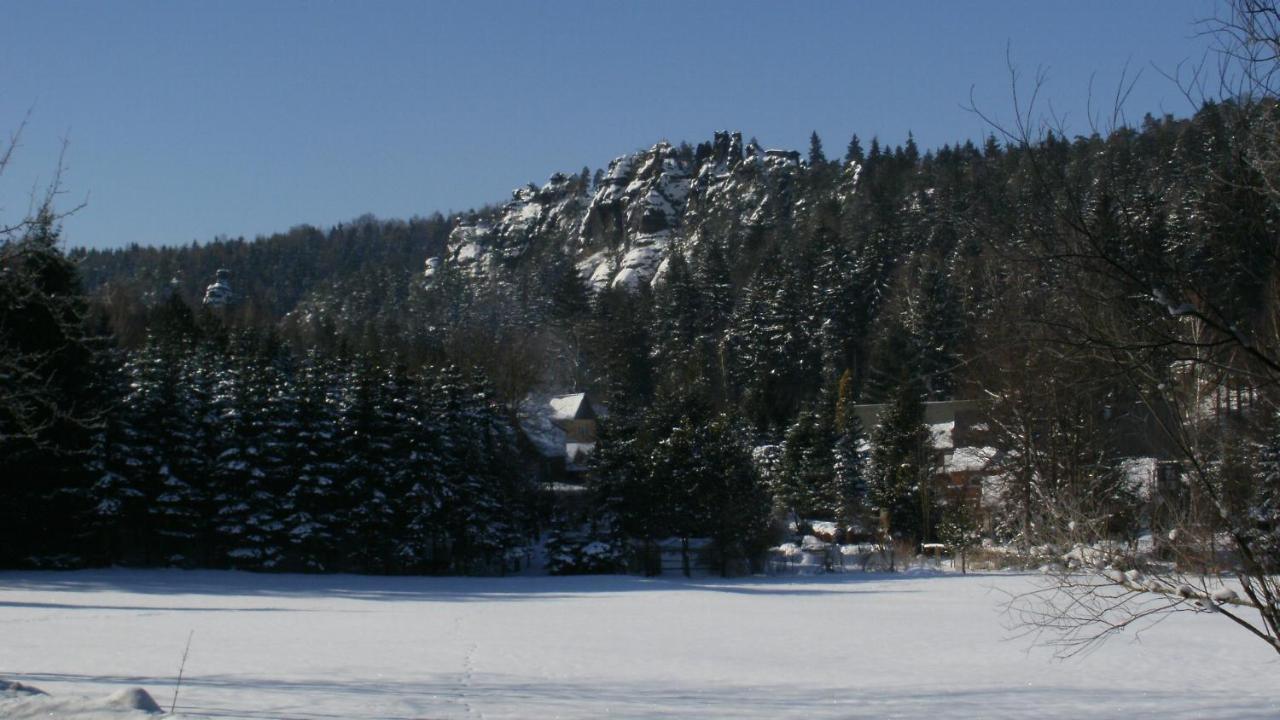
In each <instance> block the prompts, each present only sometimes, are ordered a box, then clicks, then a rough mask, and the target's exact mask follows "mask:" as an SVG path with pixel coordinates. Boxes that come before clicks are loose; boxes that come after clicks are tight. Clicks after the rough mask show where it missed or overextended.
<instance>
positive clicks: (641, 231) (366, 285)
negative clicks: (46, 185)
mask: <svg viewBox="0 0 1280 720" xmlns="http://www.w3.org/2000/svg"><path fill="white" fill-rule="evenodd" d="M1241 116H1242V113H1240V112H1238V111H1236V110H1235V109H1233V108H1232V107H1230V106H1222V105H1209V106H1207V107H1206V108H1204V109H1203V110H1202V111H1201V112H1199V113H1198V114H1197V115H1196V116H1195V117H1194V118H1193V119H1172V118H1169V117H1166V118H1163V119H1153V118H1151V117H1150V116H1148V118H1147V119H1146V120H1145V121H1144V123H1143V125H1142V127H1141V128H1134V129H1129V128H1123V129H1120V130H1117V131H1115V132H1113V133H1110V134H1108V135H1107V136H1106V137H1102V136H1098V135H1092V136H1088V137H1076V138H1074V139H1067V138H1063V137H1061V136H1055V135H1054V134H1053V133H1052V132H1050V133H1048V135H1047V136H1046V137H1044V138H1041V139H1040V141H1039V142H1038V143H1037V144H1036V145H1034V146H1031V147H1029V148H1019V147H1016V146H1015V147H1012V148H1007V147H1004V146H1003V145H1002V144H1001V143H1000V142H999V141H997V139H996V138H995V137H991V138H989V139H988V140H987V141H986V142H985V143H984V144H983V145H982V146H981V147H978V146H976V145H974V144H972V143H964V144H962V145H956V146H946V147H943V148H939V149H936V150H931V151H928V152H922V151H921V150H920V149H919V148H918V147H917V146H916V144H915V143H914V142H913V141H912V140H911V138H910V136H908V138H907V140H906V142H905V143H904V144H902V145H899V146H894V147H889V146H886V145H882V144H881V143H880V142H879V141H878V140H877V139H871V140H870V141H863V140H861V139H859V138H858V137H857V136H856V135H855V136H853V137H852V139H851V140H850V141H849V142H848V143H847V145H845V146H844V147H843V148H842V149H841V150H840V151H839V152H831V153H828V152H827V151H826V150H825V149H824V147H823V144H822V141H821V139H819V138H818V137H817V136H816V135H815V136H814V137H813V138H812V139H811V143H810V147H809V149H808V151H807V152H805V153H800V152H795V151H780V150H769V149H763V148H761V147H760V146H759V145H758V144H757V143H756V142H755V140H754V139H751V140H747V141H745V142H744V141H743V139H742V136H741V135H740V134H738V133H728V132H726V133H716V134H715V136H714V137H713V138H712V139H711V140H710V141H708V142H702V143H699V144H697V145H689V144H687V143H682V144H679V145H672V144H669V143H666V142H661V143H658V144H656V145H654V146H653V147H652V148H649V149H647V150H643V151H639V152H636V153H633V154H630V155H625V156H621V157H619V158H617V159H615V160H613V161H612V162H610V163H609V164H608V166H607V167H605V168H601V169H599V170H596V171H594V172H592V171H591V170H589V169H587V168H583V169H582V170H581V171H580V172H576V173H564V174H562V173H557V174H555V175H552V176H551V178H550V180H548V181H547V182H546V183H545V184H543V185H541V186H535V185H532V184H531V185H529V186H527V187H524V188H519V189H517V190H515V191H514V192H513V194H512V198H511V199H510V200H509V201H507V202H506V203H504V204H501V205H495V206H490V207H486V208H482V209H479V210H476V211H472V212H468V213H463V214H461V215H459V216H458V217H454V218H449V219H445V218H442V217H440V216H439V215H435V216H431V217H429V218H426V219H413V220H410V221H407V222H405V221H379V220H375V219H373V218H369V217H364V218H360V219H358V220H356V221H353V222H351V223H349V224H343V225H339V226H337V227H334V228H331V229H329V230H327V231H321V230H317V229H314V228H309V227H298V228H295V229H293V230H291V231H290V232H288V233H285V234H282V235H274V236H271V237H266V238H260V239H258V240H256V241H254V242H245V241H242V240H232V241H226V240H223V241H216V242H212V243H209V244H206V245H199V246H189V247H181V248H172V249H170V248H165V249H153V248H137V247H134V248H129V249H124V250H114V251H91V252H87V253H81V254H79V264H80V268H81V272H82V273H83V275H84V279H85V282H86V285H87V287H88V288H89V290H90V292H91V294H94V295H95V296H96V297H97V298H98V299H100V300H102V301H103V307H105V308H106V309H107V311H108V313H109V315H110V317H111V321H112V323H113V326H114V327H115V329H116V334H117V336H118V337H119V338H120V339H121V340H122V341H123V342H125V344H127V345H136V344H138V343H140V342H141V341H142V339H143V337H144V335H145V332H144V328H145V325H146V317H147V312H148V311H147V308H148V307H149V306H154V305H155V304H157V303H158V302H159V301H160V300H161V299H163V298H165V297H166V296H167V295H168V294H169V293H170V292H172V288H176V290H177V293H178V295H179V296H180V297H181V298H182V299H184V300H185V301H186V302H187V303H188V304H190V305H192V306H197V305H198V304H199V302H200V299H201V297H202V295H203V292H204V288H205V286H206V285H207V284H209V283H211V282H212V281H213V276H214V271H215V270H216V269H218V268H228V269H230V270H231V271H232V272H231V278H232V281H231V282H232V287H233V289H234V291H235V293H236V297H237V300H238V305H237V307H236V310H235V311H234V313H232V316H234V317H235V318H237V319H238V320H237V321H239V322H244V323H248V324H253V325H258V326H262V325H273V326H275V327H277V328H279V329H280V330H281V331H282V333H283V335H284V337H286V338H287V339H290V340H293V341H296V342H297V343H299V344H300V345H302V346H306V345H309V344H316V343H322V344H328V345H330V346H336V345H338V344H342V345H344V346H347V347H355V348H361V347H364V348H369V349H376V350H378V351H379V352H393V353H395V354H396V355H397V357H399V358H400V359H403V360H407V361H408V362H410V364H413V363H418V362H423V361H432V362H440V361H450V362H457V363H459V364H460V365H462V366H467V367H470V366H479V367H481V368H482V369H483V370H485V371H486V374H487V375H488V376H489V377H490V378H491V379H493V381H494V382H495V384H496V386H497V391H498V393H499V395H500V397H501V398H502V399H503V400H504V401H506V402H508V403H514V402H516V401H518V400H519V399H520V398H522V397H523V396H524V395H525V394H527V393H528V392H529V391H531V390H534V389H547V390H558V389H574V388H590V389H594V390H596V391H597V392H598V393H599V394H600V395H601V396H620V397H623V398H626V399H628V400H632V401H635V400H643V399H644V398H648V397H652V396H653V395H654V393H655V392H656V391H658V390H659V388H660V387H661V386H662V385H663V384H664V383H669V384H675V385H677V386H678V385H682V384H684V385H687V384H688V383H689V382H691V381H693V380H700V381H703V384H704V385H705V386H706V387H708V388H711V389H712V391H713V393H714V394H715V395H716V397H717V404H727V405H733V406H735V407H738V408H739V409H741V410H742V411H743V413H744V414H745V415H746V416H748V417H749V419H750V420H751V421H752V423H753V424H754V425H756V426H757V427H759V428H761V429H766V428H774V429H775V431H780V429H781V428H783V427H785V426H786V425H787V424H788V423H789V422H790V420H791V419H792V418H793V417H794V416H795V413H796V412H797V411H798V409H799V408H800V407H801V406H803V405H804V404H805V403H806V402H808V401H810V400H812V399H814V398H816V397H818V395H819V394H820V393H821V392H822V391H823V390H824V389H826V390H833V389H834V387H835V383H836V381H837V379H838V378H839V377H840V376H841V375H843V374H844V373H845V372H846V371H848V373H849V374H850V379H851V381H852V384H851V385H850V386H849V387H850V389H851V391H852V392H853V393H855V395H856V396H857V397H858V398H859V399H862V400H876V399H880V398H883V397H885V396H886V393H887V392H888V390H889V389H891V388H893V387H896V386H897V385H898V384H899V383H900V382H901V381H902V379H904V378H908V377H910V378H913V379H915V380H918V381H920V382H921V383H922V384H923V386H924V389H925V392H926V393H927V395H928V397H930V398H932V399H946V398H950V397H955V396H958V395H965V394H972V393H973V392H974V390H968V391H966V390H963V389H962V388H963V387H964V386H965V385H966V384H967V383H981V382H982V381H983V380H984V379H985V378H983V377H979V375H981V374H982V373H984V372H986V373H989V372H990V371H991V368H990V367H988V363H987V360H989V359H990V353H989V352H985V351H988V350H990V349H991V348H992V347H993V345H995V344H996V343H997V339H998V338H997V337H996V336H997V335H999V334H1000V333H1002V332H1007V331H1008V329H1009V328H1008V320H1009V318H1010V313H1009V311H1010V309H1011V308H1012V307H1013V305H1011V304H1010V303H1011V298H1010V293H1013V297H1012V300H1014V301H1016V302H1017V303H1032V304H1034V305H1035V306H1036V308H1037V309H1040V310H1043V309H1045V308H1051V307H1053V306H1054V305H1058V306H1062V307H1065V305H1066V304H1065V303H1062V302H1060V301H1061V299H1062V298H1059V297H1055V294H1056V293H1059V292H1061V291H1063V288H1061V287H1057V286H1056V285H1054V284H1053V283H1055V282H1056V280H1046V281H1044V282H1041V283H1040V285H1039V286H1038V287H1023V286H1022V284H1023V283H1024V282H1027V281H1029V278H1031V277H1033V276H1032V275H1031V274H1029V273H1030V272H1038V271H1039V268H1036V267H1028V266H1027V265H1025V263H1028V262H1029V261H1030V257H1031V255H1032V253H1031V246H1032V245H1035V244H1038V243H1044V242H1046V241H1047V240H1048V239H1051V238H1054V237H1057V236H1059V235H1061V234H1062V233H1064V232H1070V231H1072V228H1070V227H1069V224H1070V223H1069V222H1068V221H1067V220H1065V219H1064V218H1065V217H1067V215H1066V211H1072V212H1077V211H1079V212H1086V213H1088V214H1089V215H1090V217H1089V218H1086V219H1087V220H1092V219H1096V220H1097V221H1098V222H1107V223H1118V224H1121V225H1123V228H1124V230H1125V231H1126V232H1132V233H1139V234H1140V235H1141V241H1142V243H1148V244H1150V243H1154V244H1155V245H1156V246H1159V247H1156V248H1149V249H1147V250H1144V252H1149V253H1154V254H1152V255H1151V256H1150V258H1149V260H1150V262H1152V263H1156V264H1160V263H1165V262H1166V260H1165V259H1162V258H1161V253H1163V250H1164V246H1165V245H1168V246H1169V249H1171V250H1176V252H1177V253H1178V254H1179V255H1180V256H1181V257H1191V256H1194V255H1196V253H1201V254H1205V256H1206V261H1207V262H1213V261H1214V260H1213V258H1217V257H1221V251H1220V250H1214V251H1212V252H1209V251H1208V250H1206V246H1205V243H1208V242H1209V240H1208V238H1209V237H1211V236H1212V237H1217V236H1218V235H1220V233H1221V231H1222V229H1223V227H1224V226H1227V225H1230V226H1236V225H1238V226H1241V227H1242V229H1243V230H1244V231H1250V232H1252V231H1258V230H1259V229H1260V228H1261V227H1262V226H1263V225H1265V224H1266V223H1270V222H1271V221H1272V220H1271V217H1270V214H1269V213H1270V212H1271V211H1270V209H1268V208H1266V207H1264V205H1265V203H1263V202H1261V201H1257V202H1250V201H1249V199H1248V198H1247V197H1243V196H1242V195H1241V192H1242V191H1241V190H1240V188H1239V185H1240V184H1239V183H1238V182H1236V181H1235V180H1234V179H1233V178H1235V177H1237V176H1239V175H1240V172H1241V170H1240V169H1239V168H1237V167H1234V166H1233V165H1232V164H1233V163H1236V164H1239V163H1241V162H1242V153H1243V152H1244V148H1243V146H1242V145H1241V144H1240V142H1239V141H1238V135H1236V134H1234V133H1233V132H1232V131H1231V130H1230V129H1229V126H1230V125H1231V124H1232V123H1233V122H1238V120H1236V118H1239V117H1241ZM1224 196H1232V197H1233V198H1235V199H1238V200H1240V202H1242V203H1244V205H1245V206H1246V207H1243V208H1241V207H1231V208H1230V209H1229V210H1228V209H1227V208H1226V206H1225V205H1224V202H1223V197H1224ZM1237 196H1239V197H1237ZM1242 210H1244V211H1245V212H1242ZM1104 216H1106V217H1104ZM1124 242H1126V243H1130V244H1131V243H1132V242H1136V241H1129V240H1125V241H1124ZM1214 242H1220V241H1217V240H1215V241H1214ZM1231 242H1233V243H1234V242H1239V243H1242V246H1241V247H1240V248H1239V251H1238V252H1239V253H1245V254H1247V253H1248V252H1250V250H1249V248H1248V247H1245V245H1247V244H1248V243H1251V242H1255V240H1250V239H1248V237H1240V238H1239V239H1238V240H1235V239H1233V240H1232V241H1231ZM1032 264H1033V265H1034V263H1032ZM1153 267H1154V266H1153ZM1246 267H1248V268H1249V270H1250V271H1253V270H1261V269H1262V268H1259V267H1258V266H1257V265H1256V264H1248V265H1247V266H1246ZM1269 267H1270V266H1269V265H1267V266H1266V268H1267V269H1268V271H1269ZM424 270H425V272H424ZM1240 271H1242V270H1241V269H1240V268H1233V269H1232V270H1231V272H1240ZM1263 282H1265V279H1264V278H1260V277H1247V278H1232V285H1233V286H1234V287H1237V288H1239V292H1241V293H1245V294H1248V293H1250V292H1257V290H1256V289H1257V288H1259V287H1260V283H1263ZM1032 292H1040V293H1044V294H1045V297H1044V298H1042V300H1041V302H1040V303H1039V304H1037V303H1035V302H1033V301H1032V300H1031V299H1029V297H1030V296H1029V293H1032ZM1147 292H1150V288H1147ZM1232 306H1233V307H1234V306H1235V305H1232Z"/></svg>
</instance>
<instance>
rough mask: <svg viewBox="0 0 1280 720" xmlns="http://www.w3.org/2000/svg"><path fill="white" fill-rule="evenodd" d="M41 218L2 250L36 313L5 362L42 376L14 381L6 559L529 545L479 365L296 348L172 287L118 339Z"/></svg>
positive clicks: (18, 309) (98, 561)
mask: <svg viewBox="0 0 1280 720" xmlns="http://www.w3.org/2000/svg"><path fill="white" fill-rule="evenodd" d="M47 220H48V219H46V222H43V223H40V224H38V225H36V226H35V227H33V228H32V229H31V231H30V232H28V233H27V235H26V236H25V237H24V238H22V239H21V240H19V241H17V242H13V243H11V244H9V245H7V246H6V247H5V252H6V255H5V262H6V265H5V267H6V270H9V271H14V270H17V269H18V268H19V267H20V265H19V263H21V266H25V267H26V268H30V269H31V270H33V271H34V272H33V273H29V274H26V275H25V276H23V277H25V278H26V279H27V280H28V281H29V283H30V286H29V287H27V288H20V287H18V283H17V282H16V279H17V277H19V276H18V274H17V273H15V272H8V273H6V274H5V275H4V276H3V278H4V280H5V281H6V282H4V283H0V287H2V288H3V289H4V290H5V291H6V293H5V295H4V298H5V300H6V302H7V303H9V304H7V305H6V310H7V312H6V313H5V317H6V319H26V320H28V322H27V323H25V324H24V325H22V326H18V327H14V326H13V325H12V324H11V323H6V324H5V330H6V340H8V341H11V342H13V343H19V344H20V345H19V347H18V348H16V349H21V350H24V352H20V353H10V354H8V355H7V358H8V359H9V360H12V361H13V362H12V364H10V365H7V366H6V370H10V369H15V370H17V369H21V370H23V371H28V372H30V373H38V374H39V375H41V376H42V379H43V380H44V381H45V382H39V383H37V382H32V380H33V378H32V377H30V376H28V377H25V378H24V377H22V376H17V377H15V376H14V375H12V374H6V377H5V380H6V383H5V397H4V400H5V401H6V402H5V403H4V405H3V407H4V408H5V409H6V410H7V411H10V412H8V413H7V414H6V415H5V416H3V417H2V418H0V420H3V424H2V425H0V428H3V433H0V457H3V458H4V461H3V464H4V473H3V474H4V477H5V486H4V495H5V498H4V499H5V502H4V503H3V504H2V507H0V565H4V566H7V567H13V566H36V567H76V566H82V565H103V564H126V565H151V566H154V565H170V566H179V567H214V568H219V567H226V568H243V569H252V570H292V571H354V572H372V573H471V572H501V571H503V570H504V569H506V568H507V567H509V566H510V565H509V559H510V558H508V554H509V553H510V552H511V551H512V550H514V549H523V548H524V547H525V546H527V545H528V543H529V541H530V539H531V533H532V532H533V526H532V520H533V517H532V514H531V509H532V507H533V488H532V487H531V486H530V485H529V483H528V482H527V480H526V479H525V476H524V475H523V474H522V473H521V472H519V463H518V458H517V454H516V447H515V443H516V437H515V434H514V431H513V429H512V426H511V424H510V423H509V421H508V419H507V417H506V416H505V415H504V414H503V413H502V412H501V411H500V408H498V407H497V405H496V404H495V403H494V401H493V397H492V395H493V393H492V390H491V389H489V387H488V386H487V384H486V382H485V381H484V379H483V378H482V377H481V376H478V375H475V374H464V373H462V372H460V371H458V370H457V369H455V368H453V367H435V366H428V365H423V366H419V367H416V368H413V369H412V370H410V369H409V368H406V367H404V366H402V365H396V364H395V363H393V362H389V361H387V360H386V359H385V358H380V357H377V356H374V355H370V354H367V353H350V352H337V353H326V352H323V351H321V350H318V349H315V348H310V349H301V350H297V349H294V348H291V347H290V346H289V345H287V344H286V343H285V342H283V341H282V340H281V339H280V338H279V336H278V335H276V334H275V333H273V332H270V331H258V330H255V329H253V328H236V327H234V326H228V324H227V323H226V322H225V319H224V318H221V317H218V316H216V315H215V314H213V313H212V312H210V311H207V310H203V309H202V310H201V311H200V312H198V313H197V312H193V311H192V310H191V309H190V308H189V306H188V305H187V304H186V302H184V301H183V300H182V298H181V297H179V296H177V295H171V296H169V297H167V298H165V299H164V300H163V301H162V302H160V303H159V304H157V305H156V306H154V307H153V308H151V310H150V312H149V313H148V316H147V328H148V332H147V334H146V338H145V340H144V341H143V343H142V344H141V345H140V346H138V347H136V348H130V349H119V348H113V347H112V346H111V344H110V343H108V342H106V341H105V336H102V335H100V334H98V333H96V332H95V328H101V327H103V320H102V319H101V317H98V318H97V319H96V322H95V317H94V316H93V315H91V314H90V313H88V312H87V306H86V304H85V303H84V301H83V298H82V297H81V298H78V299H77V282H76V277H75V273H74V267H73V266H72V265H71V264H70V263H69V262H68V261H67V260H66V259H65V258H64V257H63V256H62V255H61V253H60V252H59V251H58V249H57V247H56V245H55V241H56V233H55V230H54V227H53V225H52V224H51V223H50V222H48V221H47ZM50 268H52V269H55V270H56V272H51V271H49V269H50ZM24 290H25V291H26V292H23V291H24ZM50 298H59V300H58V303H59V305H58V306H55V307H53V308H46V307H44V305H45V304H46V303H48V302H49V299H50ZM13 303H25V304H19V305H15V304H13ZM63 305H65V308H66V309H65V312H63V313H62V314H61V315H60V316H58V317H56V318H54V317H51V316H50V315H49V313H50V312H56V311H57V310H58V309H59V308H60V307H62V306H63ZM6 347H8V348H14V345H12V344H8V345H6ZM24 366H25V367H24ZM24 384H25V385H27V386H28V387H27V388H26V391H27V395H28V396H29V398H30V401H29V402H23V398H22V397H19V396H16V395H15V394H13V393H14V391H15V390H16V391H22V390H23V386H24ZM15 409H17V410H19V411H20V412H13V410H15Z"/></svg>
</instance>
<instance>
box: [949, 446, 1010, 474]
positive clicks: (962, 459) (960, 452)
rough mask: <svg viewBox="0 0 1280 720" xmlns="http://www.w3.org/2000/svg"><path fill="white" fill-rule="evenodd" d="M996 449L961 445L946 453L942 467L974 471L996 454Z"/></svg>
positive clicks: (982, 466) (984, 465)
mask: <svg viewBox="0 0 1280 720" xmlns="http://www.w3.org/2000/svg"><path fill="white" fill-rule="evenodd" d="M996 452H997V450H996V449H995V448H989V447H962V448H956V449H955V450H954V451H952V452H949V453H947V456H946V459H945V460H944V461H943V469H945V470H946V471H947V472H976V471H979V470H982V469H983V468H985V467H986V466H987V463H989V462H991V460H992V458H994V457H995V456H996Z"/></svg>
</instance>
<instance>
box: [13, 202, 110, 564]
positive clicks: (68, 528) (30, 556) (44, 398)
mask: <svg viewBox="0 0 1280 720" xmlns="http://www.w3.org/2000/svg"><path fill="white" fill-rule="evenodd" d="M59 234H60V229H59V228H58V227H57V221H56V218H55V217H54V214H53V211H52V210H51V209H50V208H49V207H48V206H45V207H42V208H41V209H40V210H39V211H38V212H37V213H36V214H35V216H34V217H33V218H32V219H31V221H30V223H29V224H27V225H26V226H25V231H24V233H23V235H22V236H21V237H19V238H16V239H8V238H4V237H3V236H0V240H3V243H0V458H3V459H4V461H3V462H4V469H5V472H4V474H5V476H6V490H5V492H6V494H7V502H5V503H0V565H5V566H13V565H16V564H19V563H22V564H28V563H32V562H34V563H37V564H45V563H55V564H59V565H67V564H72V565H74V564H79V563H80V562H82V560H83V556H82V552H81V548H82V544H83V542H84V541H85V539H86V538H85V528H87V527H88V522H87V521H88V520H89V512H90V511H91V509H92V505H91V498H90V494H89V484H90V482H91V479H90V477H89V475H88V474H87V473H86V472H85V467H84V463H85V459H86V453H87V452H88V450H89V448H90V446H91V444H92V442H93V435H94V433H95V431H96V430H97V429H98V428H99V427H100V424H101V420H102V414H103V405H104V402H103V399H102V398H101V397H99V393H98V392H97V389H96V387H95V379H94V376H93V369H94V363H95V349H94V343H93V341H92V340H91V338H90V337H89V328H88V323H87V321H86V301H85V297H84V292H83V289H82V287H81V284H80V277H79V274H78V272H77V270H76V266H75V265H74V264H73V263H72V262H71V261H70V260H69V259H68V258H67V257H66V256H65V255H64V254H63V253H62V251H61V249H60V248H59V247H58V243H59ZM36 508H39V510H35V509H36ZM55 556H56V557H55Z"/></svg>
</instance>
